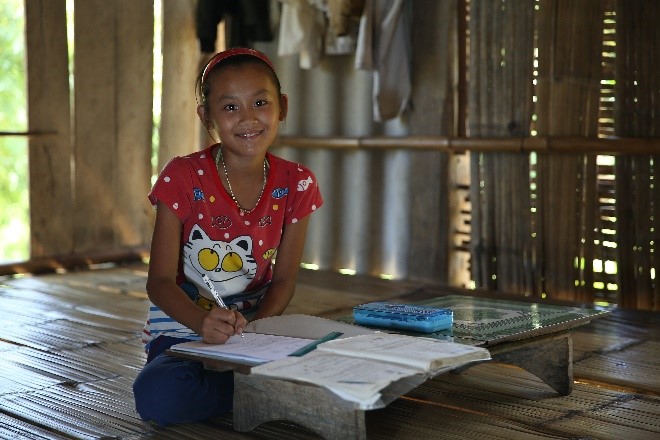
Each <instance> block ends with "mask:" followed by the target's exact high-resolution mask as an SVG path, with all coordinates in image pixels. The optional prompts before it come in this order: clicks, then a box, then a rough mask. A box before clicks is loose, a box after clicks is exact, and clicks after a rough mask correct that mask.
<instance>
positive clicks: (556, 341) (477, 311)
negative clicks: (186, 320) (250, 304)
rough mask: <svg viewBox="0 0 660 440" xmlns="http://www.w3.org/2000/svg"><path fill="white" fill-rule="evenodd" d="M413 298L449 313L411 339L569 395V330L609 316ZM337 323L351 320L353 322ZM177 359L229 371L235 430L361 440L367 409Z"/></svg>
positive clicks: (294, 385) (394, 389)
mask: <svg viewBox="0 0 660 440" xmlns="http://www.w3.org/2000/svg"><path fill="white" fill-rule="evenodd" d="M415 299H416V301H414V303H416V304H424V305H433V306H437V307H446V308H450V309H452V310H453V311H454V326H453V328H452V329H451V330H445V331H442V332H437V333H432V334H423V335H422V334H418V333H417V334H416V335H420V336H426V337H432V338H437V339H444V340H450V341H453V342H459V343H465V344H469V345H476V346H481V347H486V348H488V349H489V351H490V353H491V356H492V361H495V362H503V363H507V364H513V365H516V366H519V367H521V368H523V369H525V370H526V371H529V372H530V373H532V374H534V375H535V376H537V377H539V378H540V379H541V380H542V381H543V382H545V383H546V384H548V385H549V386H550V387H552V389H554V390H555V391H557V392H558V393H559V394H561V395H568V394H570V393H571V391H572V389H573V345H572V339H571V332H572V330H573V329H574V328H576V327H578V326H581V325H584V324H587V323H589V322H590V321H591V320H592V319H595V318H600V317H603V316H607V315H608V314H609V312H607V311H600V310H595V309H585V308H579V307H567V306H553V305H546V304H538V303H525V302H519V301H510V300H501V299H490V298H479V297H472V296H463V295H450V296H442V297H433V298H425V299H424V298H422V299H420V298H419V296H417V297H416V298H415ZM341 321H343V322H352V318H351V317H347V318H344V319H342V320H341ZM402 333H406V334H415V333H409V332H402ZM170 353H172V352H170ZM173 354H174V353H173ZM176 355H178V356H185V357H189V358H193V359H197V360H201V361H203V362H204V365H205V367H206V368H208V369H213V370H218V371H225V370H228V369H231V370H234V373H235V374H234V384H235V386H234V411H233V419H234V429H235V430H236V431H239V432H247V431H251V430H252V429H254V428H256V427H257V426H259V425H261V424H262V423H265V422H268V421H274V420H288V421H291V422H294V423H297V424H299V425H301V426H304V427H305V428H308V429H310V430H311V431H313V432H316V433H317V434H319V435H320V436H322V437H323V438H326V439H336V440H344V439H348V438H350V439H366V426H365V409H361V408H359V406H358V405H357V404H354V403H352V402H348V401H344V400H343V399H341V398H340V397H338V396H336V395H335V394H333V393H332V392H330V391H328V390H326V389H325V388H322V387H318V386H315V385H311V384H308V383H302V382H295V381H288V380H280V379H273V378H268V377H263V376H255V375H250V374H249V371H250V367H249V366H246V365H240V364H235V363H231V362H227V361H223V360H217V359H209V358H201V357H199V356H195V355H182V354H180V353H176ZM471 365H474V364H471ZM471 365H468V366H467V367H464V368H463V369H465V368H469V367H470V366H471ZM460 371H461V370H459V371H457V372H460ZM431 378H432V376H431V375H422V374H420V375H416V376H412V377H409V378H406V379H402V380H400V381H398V382H395V383H393V384H391V385H390V386H389V387H387V388H386V389H385V390H383V392H382V395H383V397H382V398H381V400H380V401H379V402H378V403H377V404H375V405H374V406H373V407H371V408H369V409H376V408H383V407H385V406H387V405H388V404H389V403H391V402H392V401H394V400H395V399H397V398H399V397H401V396H403V395H404V394H406V393H407V392H409V391H411V390H413V389H414V388H416V387H417V386H419V385H420V384H422V383H424V382H425V381H426V380H429V379H431Z"/></svg>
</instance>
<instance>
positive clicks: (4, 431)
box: [0, 264, 660, 440]
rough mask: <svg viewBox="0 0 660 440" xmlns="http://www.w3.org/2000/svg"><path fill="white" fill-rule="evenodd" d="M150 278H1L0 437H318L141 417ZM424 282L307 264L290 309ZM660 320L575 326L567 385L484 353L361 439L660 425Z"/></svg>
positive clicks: (224, 422) (142, 272) (520, 435)
mask: <svg viewBox="0 0 660 440" xmlns="http://www.w3.org/2000/svg"><path fill="white" fill-rule="evenodd" d="M145 280H146V267H145V266H144V265H142V264H134V265H128V266H110V267H104V266H101V267H97V268H93V269H90V270H84V271H79V272H70V273H62V274H49V275H40V276H27V277H16V278H5V279H4V280H2V282H1V283H0V323H1V325H0V438H27V439H100V438H117V439H141V438H149V439H195V440H200V439H201V440H203V439H211V438H225V439H265V438H268V439H313V438H318V437H317V436H316V435H315V434H313V433H311V432H310V431H308V430H305V429H304V428H301V427H299V426H297V425H294V424H292V423H288V422H283V421H282V422H269V423H266V424H264V425H262V426H260V427H258V428H257V429H255V430H254V431H252V432H250V433H238V432H234V431H233V429H232V421H231V416H226V417H220V418H218V419H214V420H210V421H208V422H204V423H194V424H186V425H181V426H174V427H167V428H163V427H158V426H155V425H153V424H150V423H146V422H144V421H142V420H140V419H139V417H138V416H137V414H136V412H135V409H134V406H133V396H132V392H131V384H132V381H133V379H134V377H135V375H136V374H137V372H138V371H139V369H140V368H141V366H142V365H143V363H144V360H145V356H144V353H143V351H142V347H141V345H140V331H141V328H142V325H143V319H144V315H145V312H146V294H145V292H144V284H145ZM423 288H424V286H420V285H417V284H414V283H403V282H390V281H383V280H379V279H372V278H368V277H348V276H342V275H338V274H328V273H320V272H318V273H312V272H309V271H303V272H302V273H301V275H300V278H299V280H298V290H297V293H296V296H295V299H294V301H293V303H292V304H291V306H290V307H289V309H288V310H287V312H288V313H306V314H313V315H317V316H324V317H330V318H334V317H339V316H344V315H346V314H348V313H350V310H351V308H352V306H354V305H356V304H360V303H363V302H367V301H371V300H376V299H397V298H410V297H411V295H413V296H414V292H415V291H419V290H420V289H423ZM451 293H452V294H455V293H456V292H455V291H452V292H451ZM659 321H660V320H659V319H658V314H657V313H641V312H634V313H633V312H625V311H621V310H615V311H614V313H613V314H612V316H611V317H609V318H605V319H600V320H596V321H594V322H591V323H590V324H588V325H585V326H583V327H580V328H578V329H577V330H576V331H575V333H574V338H573V339H574V375H575V379H576V383H575V386H574V390H573V392H572V393H571V395H569V396H559V395H557V394H556V393H555V392H554V391H553V390H552V389H550V388H549V387H548V386H547V385H545V384H544V383H543V382H541V381H540V380H539V379H537V378H536V377H534V376H532V375H531V374H529V373H527V372H525V371H523V370H521V369H518V368H516V367H512V366H508V365H503V364H495V363H484V364H480V365H477V366H475V367H472V368H469V369H467V370H466V371H464V372H462V373H460V374H452V373H450V374H445V375H442V376H440V377H438V378H436V379H434V380H431V381H428V382H426V383H425V384H424V385H422V386H420V387H418V388H417V389H415V390H414V391H412V392H410V393H409V394H407V395H406V396H404V397H402V398H401V399H398V400H396V401H395V402H393V403H392V404H391V405H389V406H388V407H386V408H384V409H380V410H374V411H369V412H367V415H366V421H367V435H368V438H370V439H371V438H373V439H394V438H396V439H445V438H446V439H459V438H460V439H479V440H484V439H568V438H575V439H577V438H580V439H591V438H593V439H626V440H632V439H650V438H660V374H659V373H660V356H659V355H660V322H659ZM319 417H323V416H322V415H320V416H319Z"/></svg>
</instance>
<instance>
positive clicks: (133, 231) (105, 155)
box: [74, 0, 153, 252]
mask: <svg viewBox="0 0 660 440" xmlns="http://www.w3.org/2000/svg"><path fill="white" fill-rule="evenodd" d="M74 8H75V9H74V13H75V17H74V18H75V32H74V39H75V40H74V45H75V50H76V52H75V69H74V72H75V79H74V86H75V107H74V110H75V117H74V121H75V124H74V127H75V128H74V130H75V150H74V158H75V209H74V242H75V245H74V247H75V250H76V251H78V252H84V251H87V250H96V251H98V250H101V249H112V248H115V247H121V246H125V245H136V244H138V242H144V241H146V239H147V237H145V236H144V234H146V230H147V229H148V223H149V221H148V219H149V217H148V216H149V212H150V211H149V210H148V208H147V207H146V205H145V204H144V202H143V200H144V197H145V196H146V191H147V190H148V188H149V184H150V179H149V178H150V174H151V173H150V172H149V168H148V167H149V165H148V162H147V163H146V164H145V160H147V158H148V157H150V152H151V128H152V125H151V104H152V88H151V78H152V60H153V57H152V56H151V55H150V52H151V51H152V47H153V25H152V22H153V6H152V2H150V1H148V0H121V1H116V2H107V1H104V0H82V1H76V2H75V5H74ZM145 23H146V24H145ZM129 176H130V177H129Z"/></svg>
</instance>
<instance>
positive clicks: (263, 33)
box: [196, 0, 273, 53]
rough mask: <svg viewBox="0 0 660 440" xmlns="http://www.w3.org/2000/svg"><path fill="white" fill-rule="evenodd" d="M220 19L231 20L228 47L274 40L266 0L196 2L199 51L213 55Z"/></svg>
mask: <svg viewBox="0 0 660 440" xmlns="http://www.w3.org/2000/svg"><path fill="white" fill-rule="evenodd" d="M223 19H229V21H230V26H229V32H228V35H227V47H236V46H243V47H250V46H251V44H252V43H254V42H255V41H272V40H273V33H272V31H271V27H270V26H271V25H270V4H269V0H241V1H236V0H198V1H197V11H196V24H197V38H198V39H199V44H200V49H201V51H202V52H206V53H213V52H216V47H215V41H216V39H217V36H218V23H220V22H221V21H222V20H223Z"/></svg>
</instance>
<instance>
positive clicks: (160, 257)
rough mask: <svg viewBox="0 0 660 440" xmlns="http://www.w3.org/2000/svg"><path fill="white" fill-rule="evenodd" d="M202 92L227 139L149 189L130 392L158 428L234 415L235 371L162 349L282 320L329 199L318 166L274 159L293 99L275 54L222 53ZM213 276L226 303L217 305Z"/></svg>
mask: <svg viewBox="0 0 660 440" xmlns="http://www.w3.org/2000/svg"><path fill="white" fill-rule="evenodd" d="M197 93H198V95H199V105H198V108H197V113H198V115H199V118H200V120H201V121H202V123H203V124H204V126H205V127H206V129H207V130H208V131H209V134H210V135H211V137H212V138H213V139H215V140H217V142H218V143H217V144H215V145H212V146H210V147H208V148H206V149H204V150H202V151H200V152H196V153H193V154H190V155H188V156H185V157H177V158H174V159H172V160H171V161H170V162H169V163H168V164H167V165H166V166H165V168H164V169H163V171H162V172H161V173H160V176H159V177H158V180H157V181H156V183H155V185H154V187H153V188H152V190H151V192H150V193H149V199H150V201H151V202H152V204H154V205H155V206H156V222H155V226H154V232H153V238H152V243H151V260H150V264H149V275H148V279H147V293H148V295H149V299H150V301H151V304H150V308H149V317H148V320H147V323H146V326H145V329H144V335H143V336H144V337H143V339H144V343H145V349H146V351H147V364H146V365H145V367H144V369H143V370H142V371H141V372H140V374H139V375H138V377H137V378H136V380H135V383H134V384H133V392H134V395H135V402H136V408H137V411H138V412H139V414H140V416H141V417H142V418H143V419H145V420H154V421H156V422H158V423H160V424H161V425H167V424H172V423H180V422H187V421H195V420H202V419H206V418H209V417H213V416H217V415H220V414H223V413H226V412H229V411H231V408H232V399H233V375H232V374H231V372H223V373H220V372H215V371H208V370H205V369H204V367H203V365H202V364H201V363H199V362H194V361H191V360H187V359H182V358H177V357H173V356H169V355H167V354H165V353H163V352H164V351H165V350H166V349H168V348H169V347H171V346H172V345H174V344H177V343H180V342H185V341H189V340H199V339H201V340H203V341H205V342H208V343H215V344H217V343H220V344H221V343H224V342H225V341H227V339H229V338H230V337H231V336H233V335H235V334H237V333H241V332H242V330H243V327H244V326H245V325H246V324H247V320H252V319H259V318H264V317H268V316H274V315H279V314H281V313H282V312H283V311H284V309H285V308H286V307H287V305H288V304H289V301H290V300H291V298H292V296H293V292H294V289H295V283H296V276H297V273H298V269H299V266H300V261H301V258H302V253H303V248H304V243H305V234H306V230H307V223H308V219H309V214H310V213H311V212H313V211H314V210H316V209H317V208H319V207H320V206H321V204H322V203H323V201H322V198H321V195H320V192H319V190H318V186H317V182H316V179H315V177H314V175H313V174H312V172H311V171H310V170H309V169H307V168H306V167H304V166H303V165H300V164H296V163H293V162H289V161H286V160H284V159H281V158H279V157H276V156H274V155H272V154H271V153H270V152H268V149H269V147H270V146H271V145H272V144H273V142H274V140H275V138H276V136H277V132H278V126H279V122H280V121H283V120H284V119H285V117H286V114H287V104H288V101H287V96H286V95H283V94H282V93H281V90H280V82H279V80H278V78H277V75H276V73H275V70H274V68H273V64H272V63H271V61H270V60H269V59H268V58H267V57H266V55H264V54H263V53H261V52H259V51H256V50H253V49H246V48H234V49H229V50H227V51H224V52H220V53H218V54H216V55H215V56H213V57H212V58H211V59H210V60H209V62H208V63H207V65H206V67H205V68H204V69H203V71H202V73H201V74H200V77H199V79H198V81H197ZM275 257H277V262H276V264H273V260H274V259H275ZM205 281H206V282H208V283H211V284H212V285H213V287H214V288H215V290H216V291H217V292H218V293H219V294H220V296H221V297H222V299H223V301H224V303H225V304H226V305H227V306H228V308H222V307H217V306H216V302H215V300H214V298H213V296H212V295H211V293H210V289H209V287H208V286H207V284H205Z"/></svg>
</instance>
